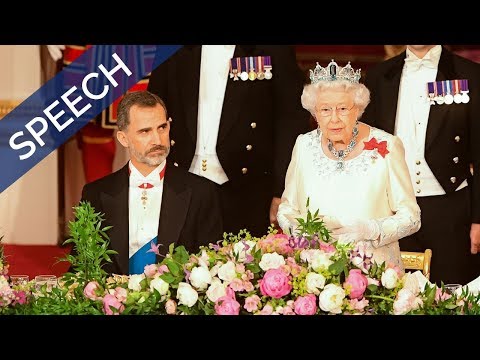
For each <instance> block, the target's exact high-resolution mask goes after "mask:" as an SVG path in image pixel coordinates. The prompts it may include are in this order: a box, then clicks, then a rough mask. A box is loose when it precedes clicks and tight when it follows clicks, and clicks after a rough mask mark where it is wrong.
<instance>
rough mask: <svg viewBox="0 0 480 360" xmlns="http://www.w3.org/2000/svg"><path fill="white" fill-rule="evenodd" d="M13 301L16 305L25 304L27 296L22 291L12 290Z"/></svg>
mask: <svg viewBox="0 0 480 360" xmlns="http://www.w3.org/2000/svg"><path fill="white" fill-rule="evenodd" d="M13 293H14V294H15V301H16V303H17V304H20V305H23V304H25V303H26V302H27V294H26V292H25V291H23V290H14V291H13Z"/></svg>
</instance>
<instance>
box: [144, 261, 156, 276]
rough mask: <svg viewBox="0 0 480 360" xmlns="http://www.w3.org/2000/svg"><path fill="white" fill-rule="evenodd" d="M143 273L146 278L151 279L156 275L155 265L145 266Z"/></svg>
mask: <svg viewBox="0 0 480 360" xmlns="http://www.w3.org/2000/svg"><path fill="white" fill-rule="evenodd" d="M143 272H144V273H145V275H147V277H153V275H155V274H156V273H157V265H155V264H150V265H145V268H144V269H143Z"/></svg>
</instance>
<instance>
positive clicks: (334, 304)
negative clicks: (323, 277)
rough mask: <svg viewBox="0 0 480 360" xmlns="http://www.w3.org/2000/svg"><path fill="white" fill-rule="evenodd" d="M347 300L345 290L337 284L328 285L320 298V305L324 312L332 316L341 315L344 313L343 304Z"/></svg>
mask: <svg viewBox="0 0 480 360" xmlns="http://www.w3.org/2000/svg"><path fill="white" fill-rule="evenodd" d="M344 298H345V290H343V289H342V288H341V287H340V286H338V285H335V284H328V285H327V286H325V288H324V289H323V291H322V292H321V293H320V296H319V297H318V305H319V306H320V309H322V310H323V311H328V312H331V313H332V314H340V313H341V312H342V303H343V299H344Z"/></svg>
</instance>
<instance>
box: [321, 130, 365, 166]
mask: <svg viewBox="0 0 480 360" xmlns="http://www.w3.org/2000/svg"><path fill="white" fill-rule="evenodd" d="M357 136H358V121H357V122H356V123H355V126H354V127H353V130H352V140H350V143H349V144H348V145H347V148H346V149H345V150H337V149H335V147H334V146H333V143H332V141H331V140H330V139H327V140H328V150H329V151H330V152H331V153H332V155H333V156H335V158H336V159H337V170H340V171H342V170H343V169H345V158H346V157H347V155H348V154H350V153H351V152H352V150H353V148H354V147H355V145H357Z"/></svg>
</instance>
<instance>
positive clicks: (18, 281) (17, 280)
mask: <svg viewBox="0 0 480 360" xmlns="http://www.w3.org/2000/svg"><path fill="white" fill-rule="evenodd" d="M28 280H29V277H28V275H10V283H11V284H12V286H17V285H18V286H22V285H26V284H27V283H28Z"/></svg>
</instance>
